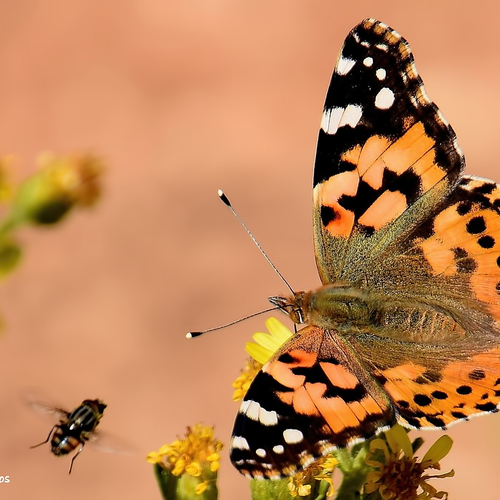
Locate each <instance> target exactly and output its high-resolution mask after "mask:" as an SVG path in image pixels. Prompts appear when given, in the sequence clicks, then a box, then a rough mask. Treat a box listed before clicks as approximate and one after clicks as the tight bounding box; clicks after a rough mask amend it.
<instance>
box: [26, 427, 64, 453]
mask: <svg viewBox="0 0 500 500" xmlns="http://www.w3.org/2000/svg"><path fill="white" fill-rule="evenodd" d="M56 427H57V425H54V427H52V429H50V432H49V435H48V436H47V439H46V440H45V441H42V442H41V443H38V444H35V445H34V446H30V448H38V446H42V444H45V443H48V442H49V439H50V435H51V434H52V432H53V430H54V429H55V428H56Z"/></svg>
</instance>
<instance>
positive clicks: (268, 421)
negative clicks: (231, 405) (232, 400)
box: [240, 399, 278, 426]
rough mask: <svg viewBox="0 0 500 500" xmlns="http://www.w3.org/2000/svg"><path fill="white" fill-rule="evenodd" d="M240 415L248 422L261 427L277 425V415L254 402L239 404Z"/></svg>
mask: <svg viewBox="0 0 500 500" xmlns="http://www.w3.org/2000/svg"><path fill="white" fill-rule="evenodd" d="M240 413H243V414H244V415H245V416H246V417H247V418H249V419H250V420H254V421H255V422H260V423H261V424H262V425H267V426H269V425H276V424H277V423H278V414H277V413H276V412H275V411H274V410H272V411H268V410H266V409H265V408H262V407H261V406H260V404H259V403H257V402H256V401H252V400H250V399H249V400H248V401H243V403H241V406H240Z"/></svg>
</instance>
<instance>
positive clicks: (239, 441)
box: [231, 436, 250, 450]
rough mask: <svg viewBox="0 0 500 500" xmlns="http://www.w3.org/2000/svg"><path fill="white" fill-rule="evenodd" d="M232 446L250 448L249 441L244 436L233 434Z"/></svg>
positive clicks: (241, 448)
mask: <svg viewBox="0 0 500 500" xmlns="http://www.w3.org/2000/svg"><path fill="white" fill-rule="evenodd" d="M231 447H232V448H235V449H237V450H249V449H250V446H248V441H247V440H246V439H245V438H244V437H242V436H233V439H232V441H231Z"/></svg>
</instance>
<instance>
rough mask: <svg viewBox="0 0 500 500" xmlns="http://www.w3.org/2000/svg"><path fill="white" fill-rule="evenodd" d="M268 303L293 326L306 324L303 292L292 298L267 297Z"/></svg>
mask: <svg viewBox="0 0 500 500" xmlns="http://www.w3.org/2000/svg"><path fill="white" fill-rule="evenodd" d="M268 300H269V302H271V304H273V305H275V306H276V307H277V308H278V309H279V310H280V311H282V312H283V313H285V314H286V315H287V316H288V317H289V318H290V319H291V320H292V321H293V322H294V323H295V324H297V325H301V324H302V323H305V322H306V315H305V312H304V307H303V305H304V292H297V293H295V294H294V295H293V296H292V297H289V298H287V297H269V299H268Z"/></svg>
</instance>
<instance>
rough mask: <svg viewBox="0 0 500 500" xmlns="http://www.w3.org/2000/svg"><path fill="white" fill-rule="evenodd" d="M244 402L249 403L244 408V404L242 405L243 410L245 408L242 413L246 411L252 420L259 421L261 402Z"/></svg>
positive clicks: (246, 414)
mask: <svg viewBox="0 0 500 500" xmlns="http://www.w3.org/2000/svg"><path fill="white" fill-rule="evenodd" d="M244 403H247V404H246V405H245V408H243V406H244V404H242V405H241V410H243V411H242V412H241V413H244V414H245V416H247V417H248V418H249V419H250V420H255V421H256V422H258V421H259V410H260V404H259V403H256V402H255V401H252V400H248V401H244Z"/></svg>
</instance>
